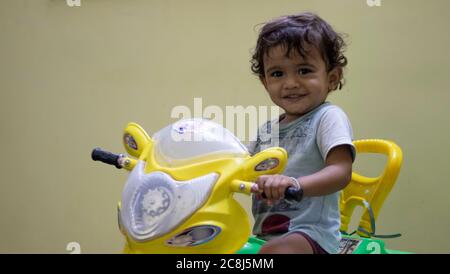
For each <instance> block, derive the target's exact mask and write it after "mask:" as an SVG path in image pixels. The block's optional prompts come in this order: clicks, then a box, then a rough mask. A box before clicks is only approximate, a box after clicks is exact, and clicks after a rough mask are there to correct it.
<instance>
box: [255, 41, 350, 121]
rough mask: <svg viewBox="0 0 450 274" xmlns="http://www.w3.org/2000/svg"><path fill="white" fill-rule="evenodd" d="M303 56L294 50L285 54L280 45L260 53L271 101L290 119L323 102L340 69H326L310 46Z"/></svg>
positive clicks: (264, 79)
mask: <svg viewBox="0 0 450 274" xmlns="http://www.w3.org/2000/svg"><path fill="white" fill-rule="evenodd" d="M307 49H308V52H307V53H308V54H307V56H306V58H305V59H304V58H303V57H302V56H301V55H300V54H298V53H297V52H296V51H295V50H293V51H292V52H291V56H290V57H286V49H285V47H283V46H277V47H273V48H271V49H270V50H269V52H268V54H267V55H266V56H264V59H263V61H264V69H265V71H264V74H265V76H264V77H263V78H261V81H262V82H263V84H264V87H265V88H266V90H267V92H268V93H269V95H270V98H271V99H272V101H273V102H274V103H275V104H276V105H278V106H279V107H281V108H282V109H283V110H284V111H285V113H286V117H285V119H284V120H283V123H284V122H290V121H293V120H295V119H296V118H298V117H300V116H302V115H303V114H305V113H307V112H309V111H311V110H313V109H314V108H315V107H317V106H319V105H320V104H321V103H323V102H324V101H325V99H326V98H327V96H328V92H329V91H330V90H334V89H335V88H336V86H337V84H338V83H339V80H340V75H341V69H339V68H335V69H333V70H331V71H330V72H327V68H326V64H325V61H324V60H323V58H322V56H321V55H320V53H319V51H318V50H317V49H316V48H315V47H313V46H310V47H309V48H307Z"/></svg>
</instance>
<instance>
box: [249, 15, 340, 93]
mask: <svg viewBox="0 0 450 274" xmlns="http://www.w3.org/2000/svg"><path fill="white" fill-rule="evenodd" d="M343 36H344V35H343V34H338V33H337V32H335V31H334V30H333V28H332V27H331V26H330V25H329V24H328V23H327V22H325V20H323V19H322V18H320V17H319V16H318V15H316V14H314V13H310V12H304V13H300V14H294V15H288V16H282V17H279V18H276V19H274V20H271V21H269V22H267V23H265V24H264V26H263V27H262V29H261V30H260V32H259V36H258V40H257V42H256V47H255V50H254V53H253V56H252V59H251V60H250V63H251V70H252V71H253V73H255V74H256V75H257V76H259V77H260V78H264V62H263V58H264V56H265V55H267V54H268V52H269V50H270V49H271V48H273V47H276V46H278V45H282V46H284V47H286V49H287V50H286V56H290V54H291V51H292V50H293V49H295V50H296V51H297V52H298V53H299V54H300V55H301V56H302V57H303V58H305V57H306V55H307V50H306V49H305V46H307V45H313V46H315V47H316V48H317V49H318V50H319V52H320V53H321V55H322V58H323V59H324V61H325V63H326V66H327V70H328V71H331V70H332V69H334V68H336V67H341V68H344V67H345V66H346V65H347V57H345V56H344V50H345V48H346V43H345V41H344V39H343ZM343 84H344V83H343V79H340V81H339V85H338V88H339V89H341V88H342V86H343Z"/></svg>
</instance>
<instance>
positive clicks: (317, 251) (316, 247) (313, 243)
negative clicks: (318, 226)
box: [293, 231, 328, 254]
mask: <svg viewBox="0 0 450 274" xmlns="http://www.w3.org/2000/svg"><path fill="white" fill-rule="evenodd" d="M293 233H298V234H300V235H302V236H303V237H304V238H305V239H306V240H307V241H308V243H309V245H310V246H311V248H312V250H313V252H314V254H328V252H327V251H326V250H325V249H323V248H322V247H321V246H320V245H319V244H318V243H317V242H316V241H314V240H313V239H312V238H311V237H309V235H308V234H306V233H305V232H302V231H295V232H293Z"/></svg>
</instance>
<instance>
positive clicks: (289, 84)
mask: <svg viewBox="0 0 450 274" xmlns="http://www.w3.org/2000/svg"><path fill="white" fill-rule="evenodd" d="M299 87H300V82H299V80H298V79H297V77H294V76H289V77H286V81H285V83H284V88H285V89H294V88H299Z"/></svg>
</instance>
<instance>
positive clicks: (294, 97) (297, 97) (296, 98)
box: [281, 94, 306, 102]
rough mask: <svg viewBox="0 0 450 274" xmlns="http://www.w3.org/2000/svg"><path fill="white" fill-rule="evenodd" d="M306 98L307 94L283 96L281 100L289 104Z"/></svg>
mask: <svg viewBox="0 0 450 274" xmlns="http://www.w3.org/2000/svg"><path fill="white" fill-rule="evenodd" d="M304 97H306V94H289V95H286V96H282V97H281V98H282V99H283V100H285V101H288V102H297V101H300V100H301V99H303V98H304Z"/></svg>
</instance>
